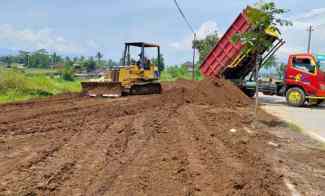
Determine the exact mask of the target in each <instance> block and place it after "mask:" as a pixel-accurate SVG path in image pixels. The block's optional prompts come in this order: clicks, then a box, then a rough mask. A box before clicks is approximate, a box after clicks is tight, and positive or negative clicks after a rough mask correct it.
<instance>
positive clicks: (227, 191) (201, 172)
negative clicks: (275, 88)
mask: <svg viewBox="0 0 325 196" xmlns="http://www.w3.org/2000/svg"><path fill="white" fill-rule="evenodd" d="M163 87H164V92H163V93H162V94H161V95H150V96H130V97H122V98H119V99H93V98H87V97H82V96H80V95H78V94H69V95H62V96H56V97H52V98H49V99H41V100H35V101H30V102H21V103H15V104H5V105H1V106H0V111H1V112H0V195H25V196H27V195H28V196H32V195H173V196H174V195H184V196H190V195H257V196H260V195H261V196H263V195H265V196H268V195H291V194H298V195H308V196H309V195H325V153H324V151H322V150H319V149H318V148H316V147H315V144H314V142H313V141H309V140H308V139H306V138H305V137H304V136H301V135H300V134H298V133H295V132H291V131H290V130H288V129H287V128H285V126H283V124H282V123H281V122H279V121H278V120H277V119H275V118H273V117H271V116H269V115H267V114H265V113H263V112H262V111H260V113H259V118H260V120H259V122H257V123H253V117H254V115H253V108H252V106H251V104H250V100H249V99H248V98H247V97H246V96H244V95H243V94H242V93H241V92H240V91H239V90H238V89H237V88H236V87H234V86H232V85H231V84H230V83H229V82H227V81H221V80H220V81H212V80H204V81H201V82H191V81H185V80H183V81H182V80H181V81H177V82H175V83H164V84H163ZM230 130H232V131H230ZM270 142H272V143H271V144H270Z"/></svg>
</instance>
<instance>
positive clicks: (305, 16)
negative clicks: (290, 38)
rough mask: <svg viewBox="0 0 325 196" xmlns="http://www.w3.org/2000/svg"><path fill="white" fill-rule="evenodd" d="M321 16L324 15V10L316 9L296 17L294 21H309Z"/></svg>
mask: <svg viewBox="0 0 325 196" xmlns="http://www.w3.org/2000/svg"><path fill="white" fill-rule="evenodd" d="M323 14H325V8H316V9H312V10H309V11H308V12H305V13H303V14H302V15H300V16H298V17H297V18H296V19H297V20H303V19H310V18H313V17H317V16H320V15H323Z"/></svg>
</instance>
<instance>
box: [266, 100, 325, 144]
mask: <svg viewBox="0 0 325 196" xmlns="http://www.w3.org/2000/svg"><path fill="white" fill-rule="evenodd" d="M261 101H262V102H263V105H262V108H263V109H265V110H266V111H268V112H270V113H272V114H273V115H275V116H277V117H279V118H281V119H283V120H286V121H288V122H291V123H294V124H296V125H298V126H299V127H300V128H302V129H303V131H304V132H305V133H307V134H308V135H310V136H311V137H313V138H315V139H317V140H320V141H322V142H325V105H324V104H323V105H320V106H317V107H308V106H306V107H301V108H297V107H290V106H288V105H287V104H286V100H285V98H284V97H277V96H262V97H261Z"/></svg>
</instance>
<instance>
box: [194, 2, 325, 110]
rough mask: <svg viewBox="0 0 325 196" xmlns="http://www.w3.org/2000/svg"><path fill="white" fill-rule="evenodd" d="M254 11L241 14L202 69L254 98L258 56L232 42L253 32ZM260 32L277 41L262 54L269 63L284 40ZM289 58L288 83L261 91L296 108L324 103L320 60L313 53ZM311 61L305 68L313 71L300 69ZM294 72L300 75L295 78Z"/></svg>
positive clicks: (324, 83) (263, 86)
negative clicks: (307, 103) (285, 100)
mask: <svg viewBox="0 0 325 196" xmlns="http://www.w3.org/2000/svg"><path fill="white" fill-rule="evenodd" d="M252 9H253V8H250V7H248V8H246V9H245V10H244V11H243V12H242V13H240V15H239V16H238V17H237V18H236V20H235V21H234V22H233V24H232V25H231V26H230V27H229V29H228V30H227V31H226V33H225V34H224V35H223V37H222V38H221V39H220V40H219V41H218V43H217V44H216V46H215V47H214V48H213V49H212V50H211V52H210V53H209V55H208V56H207V57H206V59H205V60H204V61H203V63H202V64H201V66H200V70H201V73H202V74H203V75H204V76H206V77H223V78H225V79H229V80H231V81H233V82H234V83H235V84H236V85H237V86H238V87H239V88H240V89H242V90H243V92H245V93H246V94H247V95H248V96H250V97H253V96H254V95H255V91H256V82H255V77H254V76H255V71H256V70H255V62H254V61H255V59H256V55H257V54H253V53H249V52H247V51H246V50H244V46H243V45H242V44H241V43H239V42H238V43H237V44H234V43H233V42H232V41H231V39H232V37H233V36H234V35H235V34H236V33H244V32H248V31H251V30H252V25H251V22H250V21H249V17H248V15H249V12H250V11H251V10H252ZM260 33H265V34H266V35H267V36H268V37H269V39H270V40H271V41H272V42H273V46H271V47H270V48H265V49H264V52H263V54H261V55H262V56H263V60H262V62H263V63H265V62H266V61H267V60H268V59H269V58H270V57H271V56H273V55H274V54H275V53H276V52H277V50H278V49H279V48H280V47H281V46H282V45H283V44H284V41H283V40H282V39H280V38H279V36H278V35H277V34H276V33H274V32H272V31H269V30H268V29H265V30H263V31H262V32H260ZM288 59H289V60H288V66H287V67H286V69H285V74H284V75H285V77H284V80H283V81H278V82H274V83H271V82H266V83H261V85H260V87H259V90H260V91H261V92H263V93H265V94H269V95H280V96H286V97H287V101H288V103H289V104H290V105H293V106H302V105H304V104H305V103H306V102H309V103H311V104H315V105H317V104H319V103H321V102H322V101H323V100H324V99H325V74H324V72H323V71H322V70H321V67H320V66H319V63H317V59H316V57H314V56H313V55H311V54H296V55H290V57H289V58H288ZM308 62H309V65H305V68H306V69H308V68H309V67H311V68H310V69H311V70H310V71H304V70H302V69H303V68H301V69H300V68H299V66H300V67H304V65H301V64H304V63H307V64H308ZM299 63H300V64H299ZM292 73H294V74H296V75H294V76H293V75H292ZM302 76H303V77H302ZM292 77H294V78H292ZM299 79H300V80H299ZM306 79H307V80H306ZM305 80H306V81H305Z"/></svg>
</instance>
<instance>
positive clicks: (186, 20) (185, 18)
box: [174, 0, 196, 80]
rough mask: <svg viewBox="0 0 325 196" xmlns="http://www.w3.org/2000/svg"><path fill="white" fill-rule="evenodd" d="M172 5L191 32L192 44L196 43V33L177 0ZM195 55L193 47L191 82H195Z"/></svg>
mask: <svg viewBox="0 0 325 196" xmlns="http://www.w3.org/2000/svg"><path fill="white" fill-rule="evenodd" d="M174 3H175V5H176V7H177V9H178V11H179V13H180V14H181V16H182V17H183V19H184V21H185V23H186V24H187V26H188V28H189V29H190V30H191V31H192V33H193V43H195V41H196V33H195V30H194V28H193V26H192V25H191V23H190V21H189V20H188V19H187V17H186V16H185V14H184V12H183V10H182V9H181V7H180V6H179V4H178V2H177V0H174ZM193 43H192V44H193ZM195 55H196V51H195V47H194V46H193V62H192V63H193V64H192V80H195Z"/></svg>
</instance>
